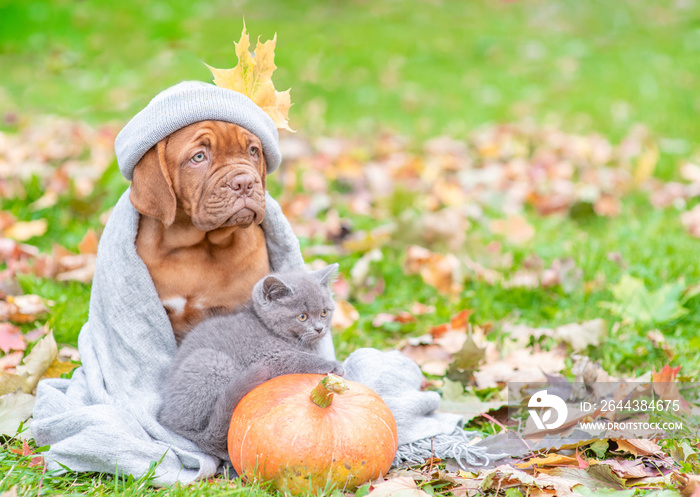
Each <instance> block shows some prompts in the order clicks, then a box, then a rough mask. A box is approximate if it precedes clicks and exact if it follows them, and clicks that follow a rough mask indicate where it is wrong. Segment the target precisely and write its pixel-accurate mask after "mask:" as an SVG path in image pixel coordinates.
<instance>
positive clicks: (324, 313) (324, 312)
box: [321, 309, 328, 318]
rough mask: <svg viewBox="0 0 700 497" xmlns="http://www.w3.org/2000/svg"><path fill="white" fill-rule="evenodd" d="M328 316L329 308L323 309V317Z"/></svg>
mask: <svg viewBox="0 0 700 497" xmlns="http://www.w3.org/2000/svg"><path fill="white" fill-rule="evenodd" d="M326 316H328V309H323V310H322V311H321V317H322V318H325V317H326Z"/></svg>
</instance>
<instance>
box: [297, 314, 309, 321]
mask: <svg viewBox="0 0 700 497" xmlns="http://www.w3.org/2000/svg"><path fill="white" fill-rule="evenodd" d="M297 319H298V320H299V321H301V322H302V323H303V322H304V321H306V320H307V319H309V316H307V315H306V314H304V313H301V314H299V315H298V316H297Z"/></svg>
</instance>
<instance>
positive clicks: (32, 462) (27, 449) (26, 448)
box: [3, 439, 44, 495]
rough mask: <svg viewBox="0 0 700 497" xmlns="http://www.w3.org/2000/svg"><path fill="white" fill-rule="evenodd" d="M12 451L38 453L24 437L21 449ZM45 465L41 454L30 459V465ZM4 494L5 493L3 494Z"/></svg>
mask: <svg viewBox="0 0 700 497" xmlns="http://www.w3.org/2000/svg"><path fill="white" fill-rule="evenodd" d="M10 452H12V453H14V454H17V455H20V456H23V457H26V456H33V455H35V454H36V452H34V451H33V450H32V449H31V447H29V444H28V443H27V440H26V439H24V440H22V448H21V449H10ZM43 465H44V458H43V457H41V456H35V457H32V458H31V459H30V460H29V467H30V468H31V467H34V466H43ZM3 495H4V494H3Z"/></svg>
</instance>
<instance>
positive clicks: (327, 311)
mask: <svg viewBox="0 0 700 497" xmlns="http://www.w3.org/2000/svg"><path fill="white" fill-rule="evenodd" d="M337 269H338V264H332V265H330V266H328V267H326V268H324V269H322V270H320V271H316V272H311V273H309V272H306V271H300V272H290V273H276V274H270V275H268V276H266V277H264V278H263V279H261V280H260V281H259V282H258V283H256V284H255V287H254V288H253V296H252V300H251V302H249V303H248V304H247V305H246V306H245V307H243V308H242V309H241V310H239V311H238V312H236V313H234V314H229V315H226V316H219V317H214V318H211V319H207V320H205V321H203V322H201V323H200V324H199V325H197V326H196V327H195V328H194V329H193V330H192V331H190V332H189V333H188V334H187V335H186V337H185V339H184V340H183V342H182V344H181V345H180V348H179V349H178V352H177V355H176V356H175V359H174V360H173V363H172V366H171V368H170V371H169V372H168V373H167V375H166V377H165V381H164V391H163V397H164V400H163V405H162V406H161V409H160V412H159V413H158V420H159V421H160V423H161V424H162V425H164V426H167V427H169V428H170V429H172V430H173V431H174V432H176V433H179V434H180V435H182V436H184V437H186V438H189V439H190V440H192V441H193V442H195V443H196V444H197V445H198V446H199V447H200V448H201V449H202V450H204V451H205V452H207V453H209V454H212V455H215V456H217V457H219V458H221V459H225V460H228V459H229V457H228V453H227V450H226V442H227V440H226V438H227V433H228V427H229V423H230V421H231V414H232V413H233V409H234V408H235V407H236V405H237V404H238V402H239V401H240V400H241V399H242V398H243V396H244V395H245V394H246V393H248V392H249V391H251V390H252V389H253V388H255V387H256V386H258V385H260V384H261V383H263V382H265V381H267V380H269V379H271V378H274V377H276V376H281V375H284V374H293V373H320V374H326V373H335V374H338V375H342V374H343V367H342V366H341V365H340V363H339V362H337V361H327V360H325V359H322V358H321V357H319V356H318V355H317V345H318V342H319V340H320V339H321V338H322V337H323V336H324V335H326V333H329V332H330V326H331V317H332V315H333V309H334V304H333V298H332V296H331V291H330V288H329V283H330V281H331V279H332V277H333V276H334V275H335V273H336V271H337Z"/></svg>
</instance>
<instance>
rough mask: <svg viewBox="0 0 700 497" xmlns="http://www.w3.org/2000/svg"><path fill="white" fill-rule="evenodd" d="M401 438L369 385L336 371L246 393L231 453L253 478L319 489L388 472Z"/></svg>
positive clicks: (282, 379)
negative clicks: (340, 374)
mask: <svg viewBox="0 0 700 497" xmlns="http://www.w3.org/2000/svg"><path fill="white" fill-rule="evenodd" d="M397 441H398V436H397V433H396V421H395V420H394V417H393V415H392V414H391V411H390V410H389V408H388V407H387V405H386V404H385V403H384V401H383V400H382V399H381V398H380V397H379V395H377V394H376V393H375V392H374V391H373V390H371V389H370V388H368V387H366V386H364V385H361V384H360V383H356V382H353V381H347V380H343V379H342V378H340V377H338V376H335V375H333V374H329V375H327V376H323V375H318V374H293V375H285V376H278V377H277V378H273V379H272V380H270V381H267V382H265V383H263V384H262V385H260V386H259V387H257V388H255V389H253V390H252V391H251V392H249V393H248V394H247V395H246V396H245V397H243V399H242V400H241V401H240V402H239V404H238V406H236V409H235V410H234V412H233V416H232V418H231V426H230V428H229V432H228V453H229V456H230V457H231V463H232V464H233V467H234V468H235V469H236V472H237V473H238V474H239V475H242V476H244V477H245V478H246V479H248V480H249V481H250V480H253V479H254V478H256V477H258V478H260V479H262V480H264V481H272V482H273V483H274V485H275V486H276V487H277V488H278V489H280V490H283V491H290V492H292V493H301V492H307V491H311V492H312V493H316V490H318V489H324V488H343V489H351V488H355V487H357V486H359V485H362V484H363V483H365V482H366V481H369V480H372V479H375V478H379V477H380V476H382V475H384V474H385V473H386V472H387V471H388V470H389V467H390V466H391V462H392V461H393V459H394V455H395V454H396V449H397V447H398V445H397Z"/></svg>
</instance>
